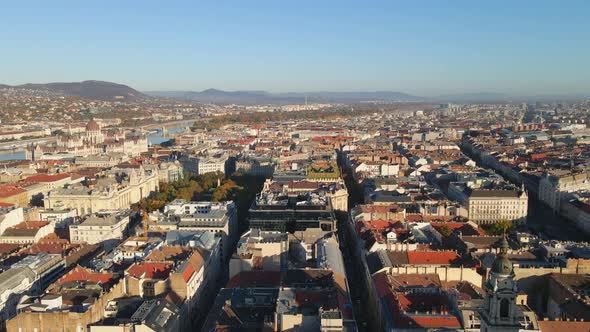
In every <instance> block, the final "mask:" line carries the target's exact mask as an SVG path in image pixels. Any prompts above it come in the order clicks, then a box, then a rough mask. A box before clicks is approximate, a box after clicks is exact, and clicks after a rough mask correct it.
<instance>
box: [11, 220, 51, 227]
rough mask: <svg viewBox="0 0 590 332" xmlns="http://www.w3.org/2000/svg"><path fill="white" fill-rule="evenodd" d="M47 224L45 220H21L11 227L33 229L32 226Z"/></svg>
mask: <svg viewBox="0 0 590 332" xmlns="http://www.w3.org/2000/svg"><path fill="white" fill-rule="evenodd" d="M46 225H49V222H47V221H23V222H21V223H20V224H16V225H14V226H13V227H11V228H14V229H33V228H41V227H43V226H46Z"/></svg>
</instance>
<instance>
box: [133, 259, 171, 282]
mask: <svg viewBox="0 0 590 332" xmlns="http://www.w3.org/2000/svg"><path fill="white" fill-rule="evenodd" d="M172 267H173V265H172V263H150V262H145V263H135V264H133V265H131V267H129V269H127V274H128V275H130V276H132V277H134V278H146V279H166V278H168V275H170V271H171V270H172Z"/></svg>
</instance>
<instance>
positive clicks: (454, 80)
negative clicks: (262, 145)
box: [0, 0, 590, 95]
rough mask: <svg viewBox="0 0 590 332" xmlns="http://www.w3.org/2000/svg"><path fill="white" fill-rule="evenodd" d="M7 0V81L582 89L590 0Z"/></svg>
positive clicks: (2, 30)
mask: <svg viewBox="0 0 590 332" xmlns="http://www.w3.org/2000/svg"><path fill="white" fill-rule="evenodd" d="M198 2H199V3H197V1H132V0H118V1H90V0H89V1H79V0H78V1H47V0H44V1H38V2H34V1H25V0H23V1H3V2H2V4H0V45H1V46H0V83H6V84H20V83H27V82H51V81H80V80H87V79H96V80H106V81H113V82H120V83H125V84H129V85H131V86H132V87H134V88H137V89H140V90H180V89H183V90H185V89H186V90H189V89H190V90H201V89H206V88H211V87H213V88H219V89H226V90H238V89H248V90H268V91H276V92H278V91H283V92H284V91H318V90H333V91H361V90H362V91H369V90H394V91H403V92H408V93H413V94H418V95H436V94H446V93H462V92H478V91H489V92H504V93H513V94H541V93H560V94H561V93H583V92H586V93H587V92H588V91H589V90H590V18H589V16H588V15H589V13H590V1H587V0H586V1H570V0H568V1H540V0H535V1H515V0H511V1H498V0H489V1H473V0H471V1H456V0H453V1H414V0H408V1H403V2H402V1H394V0H389V1H382V2H379V1H358V0H356V1H351V2H347V1H343V0H338V1H320V0H315V1H287V0H274V1H255V0H241V1H222V0H219V1H218V0H211V1H207V2H205V1H203V2H201V1H198Z"/></svg>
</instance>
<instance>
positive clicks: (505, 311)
mask: <svg viewBox="0 0 590 332" xmlns="http://www.w3.org/2000/svg"><path fill="white" fill-rule="evenodd" d="M508 315H510V302H509V301H508V299H502V300H500V318H502V319H507V318H508Z"/></svg>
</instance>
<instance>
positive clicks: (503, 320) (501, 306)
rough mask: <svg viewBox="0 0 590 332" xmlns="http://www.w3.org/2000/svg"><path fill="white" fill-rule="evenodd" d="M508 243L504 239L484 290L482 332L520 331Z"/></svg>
mask: <svg viewBox="0 0 590 332" xmlns="http://www.w3.org/2000/svg"><path fill="white" fill-rule="evenodd" d="M508 249H509V246H508V241H507V240H506V238H505V237H504V238H502V242H501V245H500V253H499V254H498V255H497V256H496V259H495V260H494V263H493V265H492V269H491V271H490V275H489V277H488V280H487V282H486V284H485V285H484V290H485V292H486V298H485V300H484V305H483V308H482V309H481V311H480V315H481V329H480V330H481V331H482V332H509V331H510V332H511V331H519V330H521V329H522V325H521V323H520V322H519V316H521V315H519V309H518V307H517V305H516V295H517V293H518V290H517V287H516V281H515V280H514V270H513V269H512V262H511V261H510V260H509V259H508V257H507V255H508Z"/></svg>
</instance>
